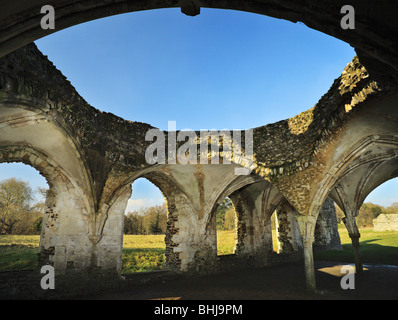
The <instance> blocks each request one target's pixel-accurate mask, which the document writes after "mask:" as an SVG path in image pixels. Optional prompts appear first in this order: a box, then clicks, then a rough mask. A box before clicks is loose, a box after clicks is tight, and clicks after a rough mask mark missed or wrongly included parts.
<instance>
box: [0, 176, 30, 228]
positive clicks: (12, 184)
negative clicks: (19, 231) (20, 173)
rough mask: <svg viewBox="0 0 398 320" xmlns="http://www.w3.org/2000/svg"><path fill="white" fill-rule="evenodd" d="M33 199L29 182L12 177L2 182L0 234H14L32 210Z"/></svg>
mask: <svg viewBox="0 0 398 320" xmlns="http://www.w3.org/2000/svg"><path fill="white" fill-rule="evenodd" d="M32 200H33V192H32V189H31V188H30V186H29V184H28V183H27V182H25V181H22V180H17V179H15V178H10V179H7V180H4V181H2V182H1V183H0V234H12V232H13V230H14V228H15V226H16V225H17V224H18V222H19V221H20V220H21V219H23V217H24V216H25V215H26V213H27V212H29V211H30V210H31V206H30V204H31V202H32Z"/></svg>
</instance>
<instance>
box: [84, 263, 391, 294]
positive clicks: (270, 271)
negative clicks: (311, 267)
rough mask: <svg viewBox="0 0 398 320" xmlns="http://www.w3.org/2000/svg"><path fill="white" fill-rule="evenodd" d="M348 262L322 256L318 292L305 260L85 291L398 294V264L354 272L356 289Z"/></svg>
mask: <svg viewBox="0 0 398 320" xmlns="http://www.w3.org/2000/svg"><path fill="white" fill-rule="evenodd" d="M343 265H346V264H344V263H337V262H317V263H316V264H315V267H316V281H317V292H316V293H313V292H308V291H307V290H306V288H305V282H304V267H303V264H302V263H295V264H289V265H282V266H273V267H266V268H261V269H255V270H246V271H240V272H231V273H226V274H222V275H220V274H218V275H212V276H206V277H198V278H193V279H192V278H191V279H185V278H181V279H174V280H169V281H163V282H160V283H155V284H147V285H139V286H137V285H135V286H132V287H130V288H125V289H123V290H112V291H109V292H107V293H102V294H98V295H90V296H85V297H80V298H81V299H107V300H114V299H117V300H126V299H127V300H147V299H166V300H270V299H271V300H284V299H289V300H297V299H300V300H335V299H344V300H351V299H361V300H364V299H371V300H378V299H383V300H386V299H387V300H397V299H398V268H397V267H396V268H392V267H388V266H376V265H372V266H367V267H366V268H365V270H364V271H363V273H361V274H355V282H354V284H355V289H353V290H351V289H347V290H343V289H342V288H341V285H340V282H341V277H342V276H344V275H342V274H341V273H340V272H341V266H343Z"/></svg>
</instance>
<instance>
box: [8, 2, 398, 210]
mask: <svg viewBox="0 0 398 320" xmlns="http://www.w3.org/2000/svg"><path fill="white" fill-rule="evenodd" d="M36 44H37V46H38V47H39V49H40V50H41V51H42V52H43V53H44V54H45V55H48V57H49V59H50V60H51V61H52V62H53V63H54V64H55V66H56V67H57V68H58V69H60V70H61V71H62V73H63V74H64V75H65V76H66V77H67V78H68V79H69V80H70V81H71V83H72V85H73V86H74V87H75V88H76V89H77V91H78V92H79V93H80V94H81V95H82V96H83V97H84V98H85V99H86V100H87V101H88V102H89V103H90V104H91V105H92V106H94V107H96V108H98V109H100V110H103V111H107V112H112V113H114V114H116V115H118V116H120V117H122V118H125V119H128V120H132V121H141V122H147V123H150V124H151V125H153V126H156V127H158V128H161V129H167V124H168V121H176V122H177V129H186V128H190V129H195V130H198V129H213V128H215V129H218V130H221V129H247V128H254V127H258V126H262V125H265V124H268V123H273V122H276V121H279V120H282V119H286V118H289V117H292V116H294V115H296V114H298V113H300V112H302V111H304V110H307V109H309V108H311V107H312V106H313V105H314V104H315V103H316V102H317V101H318V100H319V98H320V97H321V96H322V95H323V94H325V93H326V92H327V90H328V89H329V88H330V86H331V84H332V82H333V80H334V79H335V78H337V77H338V76H339V75H340V74H341V72H342V70H343V68H344V67H345V66H346V65H347V63H349V62H350V61H351V60H352V58H353V57H354V56H355V52H354V50H353V48H351V47H350V46H349V45H348V44H346V43H344V42H341V41H339V40H337V39H335V38H332V37H329V36H327V35H325V34H322V33H320V32H317V31H314V30H311V29H309V28H307V27H306V26H305V25H303V24H300V23H298V24H293V23H291V22H288V21H284V20H278V19H274V18H270V17H265V16H261V15H256V14H250V13H244V12H237V11H231V10H212V9H202V10H201V14H200V15H199V16H196V17H188V16H185V15H183V14H181V12H180V10H179V9H164V10H151V11H144V12H137V13H130V14H123V15H118V16H113V17H109V18H105V19H100V20H96V21H92V22H88V23H84V24H81V25H78V26H75V27H71V28H68V29H66V30H63V31H60V32H57V33H55V34H53V35H50V36H48V37H45V38H43V39H40V40H38V41H36ZM25 167H26V166H23V165H19V166H15V165H14V166H10V165H5V164H2V165H0V179H6V178H8V177H9V176H17V177H20V178H21V179H24V180H29V181H30V182H31V185H32V186H33V187H36V186H42V185H44V184H45V182H44V179H43V178H42V177H40V176H39V175H38V174H36V173H35V174H36V176H35V175H32V173H31V172H32V171H35V170H34V169H31V168H28V167H26V168H25ZM396 180H398V179H396ZM397 190H398V181H395V180H393V181H392V182H390V183H386V184H384V185H383V186H382V187H380V188H378V189H377V190H375V191H374V192H373V193H372V195H371V196H370V197H368V199H367V201H372V202H374V203H380V204H383V205H388V204H391V203H392V202H394V201H398V200H397V199H398V197H397ZM161 201H163V199H162V196H161V194H160V192H159V191H158V190H157V189H156V188H155V187H154V186H153V185H152V184H151V183H149V182H147V181H146V180H144V179H139V180H137V181H136V182H135V183H134V184H133V196H132V198H131V199H130V201H129V207H128V210H132V209H135V208H139V207H141V206H144V205H146V204H149V205H151V204H156V203H159V202H161Z"/></svg>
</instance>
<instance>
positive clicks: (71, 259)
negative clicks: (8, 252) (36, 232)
mask: <svg viewBox="0 0 398 320" xmlns="http://www.w3.org/2000/svg"><path fill="white" fill-rule="evenodd" d="M69 187H71V186H69ZM83 199H84V195H83V194H82V193H81V192H79V191H78V190H76V188H74V189H73V188H70V189H67V188H65V189H64V188H62V189H58V188H57V187H51V189H50V190H49V191H48V192H47V197H46V209H45V213H44V217H43V224H42V232H41V237H40V246H39V248H40V249H39V259H38V262H39V266H40V265H46V264H50V265H52V266H53V267H54V270H55V273H56V274H65V273H66V272H81V271H84V270H86V269H87V268H88V267H89V266H90V260H91V249H92V244H91V241H90V239H89V236H88V233H87V230H88V229H89V223H90V218H89V210H88V208H87V205H86V203H85V202H84V200H83Z"/></svg>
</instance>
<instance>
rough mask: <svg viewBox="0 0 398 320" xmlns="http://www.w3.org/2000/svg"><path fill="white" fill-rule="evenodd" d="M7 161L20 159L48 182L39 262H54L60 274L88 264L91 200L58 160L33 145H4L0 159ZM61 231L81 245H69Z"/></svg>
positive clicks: (0, 160) (85, 266)
mask: <svg viewBox="0 0 398 320" xmlns="http://www.w3.org/2000/svg"><path fill="white" fill-rule="evenodd" d="M4 162H7V163H15V162H20V163H24V164H26V165H29V166H31V167H33V168H35V169H36V170H38V171H39V173H40V174H41V175H42V176H43V177H44V178H45V179H46V181H47V183H48V185H49V188H50V189H49V190H48V192H47V196H46V207H45V212H44V217H43V227H42V232H41V237H40V245H39V248H40V249H39V261H38V262H39V265H44V264H51V265H53V266H54V268H55V269H56V272H57V273H60V274H62V273H64V272H65V271H66V270H67V269H74V268H87V267H88V265H87V259H85V257H84V256H85V255H86V254H87V253H88V252H86V250H87V246H89V239H88V237H87V233H88V229H89V220H90V219H89V204H88V203H87V201H85V199H86V197H84V195H83V194H82V190H81V189H80V188H79V187H78V186H77V185H76V184H75V183H74V182H73V180H70V179H69V178H68V174H67V173H66V172H65V171H64V170H63V169H62V168H61V167H60V166H59V165H58V164H57V163H56V162H54V161H53V160H52V159H51V158H50V157H48V156H47V155H46V154H44V153H43V152H41V151H38V150H35V149H34V148H31V147H27V146H1V147H0V163H4ZM60 235H62V236H63V237H70V238H74V241H75V242H76V243H77V242H79V245H78V246H75V245H73V246H68V245H67V244H66V243H65V242H63V241H62V240H61V241H59V240H60V239H59V238H60ZM78 238H80V239H78ZM84 238H85V239H84ZM69 240H70V239H69ZM76 243H75V244H76ZM72 247H73V249H72Z"/></svg>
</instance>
